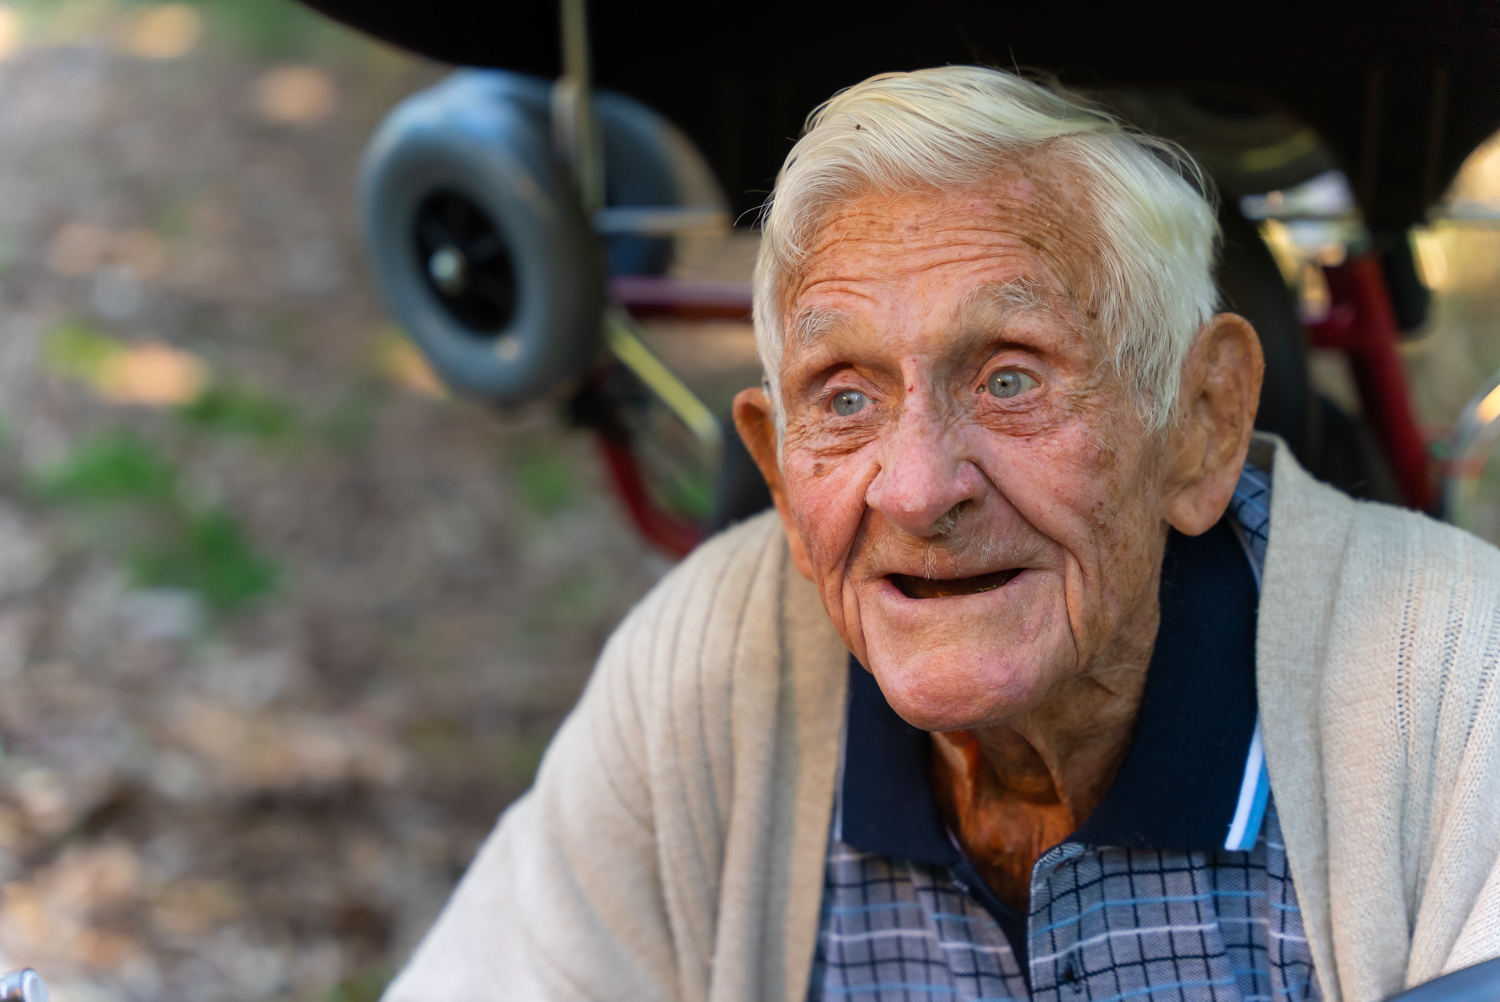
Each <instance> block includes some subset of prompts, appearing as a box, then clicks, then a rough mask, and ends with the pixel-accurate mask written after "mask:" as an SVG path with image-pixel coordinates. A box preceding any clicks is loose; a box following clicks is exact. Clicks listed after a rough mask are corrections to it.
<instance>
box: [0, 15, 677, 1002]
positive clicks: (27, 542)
mask: <svg viewBox="0 0 1500 1002" xmlns="http://www.w3.org/2000/svg"><path fill="white" fill-rule="evenodd" d="M163 9H165V8H163ZM171 10H173V11H175V12H176V13H175V14H171V15H161V10H160V9H158V8H155V7H136V6H131V7H124V6H120V7H117V6H114V5H112V4H110V3H107V2H88V3H55V2H49V3H46V4H41V3H38V4H35V5H33V6H25V5H22V6H20V7H19V8H15V9H12V8H0V49H4V50H5V53H6V54H5V58H4V59H3V61H0V747H3V757H0V883H3V901H0V961H3V963H4V964H5V965H6V967H7V968H10V967H16V966H22V965H30V966H34V967H36V968H37V969H39V970H40V971H42V972H43V974H44V976H45V977H46V978H47V979H48V980H49V982H50V983H51V985H52V989H53V996H54V998H57V999H59V1000H61V1002H83V1000H90V1002H93V1000H98V1002H105V1000H114V999H148V998H149V999H162V1000H168V1002H170V1000H177V999H182V1000H188V999H192V1000H194V1002H208V1000H213V999H252V998H253V999H263V998H295V999H328V1000H339V1002H358V1000H365V999H371V998H373V997H374V996H375V995H376V994H378V992H379V990H380V988H381V987H382V986H383V984H384V983H385V981H386V979H387V978H388V977H389V976H390V974H391V972H392V971H393V969H394V968H395V967H396V966H397V965H399V963H400V961H401V959H402V958H404V956H405V955H406V954H407V953H408V952H409V950H410V948H411V947H412V945H413V944H414V942H415V941H416V939H417V938H418V937H419V936H420V934H421V933H422V931H423V930H424V929H425V927H426V926H427V924H428V923H429V922H430V920H431V919H432V918H433V916H434V915H435V913H436V911H437V909H438V908H439V907H440V905H441V903H442V902H443V900H444V898H445V896H446V894H447V892H448V891H449V889H450V888H451V886H452V884H453V882H454V881H455V879H456V878H457V877H458V875H459V874H460V873H461V872H462V871H463V868H464V867H465V865H466V864H467V862H468V860H469V859H470V857H471V855H472V853H473V851H474V849H475V847H476V846H477V844H478V843H479V841H480V839H482V838H483V836H484V835H485V833H486V832H487V831H488V829H489V828H490V827H491V825H492V824H493V823H494V821H495V818H496V817H497V816H498V814H499V812H500V811H501V810H502V809H503V808H504V806H505V805H506V804H507V803H508V802H509V801H510V800H512V799H513V798H514V797H515V796H516V795H518V794H519V793H520V792H521V791H522V790H524V789H525V787H526V786H527V784H528V783H529V782H530V779H531V776H532V774H533V771H534V769H535V766H536V763H537V761H538V759H539V756H540V754H541V751H542V749H543V747H544V746H545V743H546V741H547V740H548V738H549V736H550V735H551V733H552V731H553V730H554V728H555V727H556V726H557V724H558V722H559V721H560V719H561V717H562V715H563V714H564V713H565V712H566V711H567V709H568V707H569V706H570V705H571V703H572V702H573V700H574V699H575V698H576V695H577V692H578V690H579V688H580V687H581V685H582V683H583V681H584V679H585V678H586V676H587V673H588V671H589V668H590V666H591V663H592V660H593V658H594V656H595V654H596V652H597V650H598V648H599V646H600V644H601V642H602V640H603V638H604V637H605V636H606V635H607V634H608V632H609V630H610V629H611V627H612V626H613V624H614V623H615V622H617V621H618V619H619V618H620V616H621V615H623V613H624V612H625V610H626V609H628V608H629V606H630V605H631V604H632V603H633V602H634V601H635V600H636V599H637V598H638V597H639V596H640V595H641V594H642V593H643V592H644V591H645V590H646V589H647V588H649V587H650V585H651V584H652V583H653V582H654V581H655V580H656V579H657V578H658V577H659V576H660V575H661V574H662V573H664V572H665V570H666V569H667V568H668V566H669V564H668V561H667V560H666V559H665V558H663V557H662V556H660V555H657V554H656V553H654V552H652V551H650V550H649V549H648V548H647V547H646V546H645V544H643V543H642V542H641V541H640V540H639V539H638V537H637V536H636V534H635V533H634V532H633V531H632V530H631V529H630V528H629V526H628V525H627V524H626V523H625V521H624V518H623V516H622V514H621V511H620V509H619V507H618V506H617V504H616V502H615V500H614V499H613V497H612V496H611V495H610V493H609V491H608V490H607V488H606V485H605V482H604V475H603V469H602V466H601V464H600V463H599V462H598V460H597V457H596V454H595V451H594V445H593V443H592V442H591V441H590V440H589V439H588V438H587V437H585V436H584V435H582V434H581V433H578V432H571V431H568V430H565V429H564V428H562V427H561V425H560V424H559V422H558V421H557V420H556V419H555V417H554V416H553V414H552V413H551V412H550V411H548V410H546V409H541V410H538V411H536V412H535V413H531V414H527V415H519V416H517V415H512V416H509V417H503V418H502V417H497V416H496V415H494V414H492V413H489V412H487V411H486V410H485V409H483V408H482V407H479V406H476V405H473V404H470V403H465V402H461V401H455V400H452V399H447V398H444V397H442V396H439V395H436V394H434V393H433V392H432V387H431V385H430V383H429V382H428V381H427V380H426V378H425V373H424V372H423V371H422V370H421V367H420V366H418V365H416V364H415V361H414V357H413V356H412V355H411V354H410V353H409V352H406V351H404V350H403V348H402V346H401V342H400V341H399V340H398V339H397V338H396V336H395V334H394V333H393V332H392V331H391V330H390V328H389V321H388V320H387V319H386V317H385V315H384V312H383V310H382V308H381V307H380V305H379V303H378V301H377V299H376V297H375V295H374V294H373V292H372V290H371V288H370V286H369V283H368V280H367V278H366V272H365V269H364V266H363V262H362V260H361V256H360V250H359V246H358V238H357V233H356V229H355V221H354V218H353V205H352V203H353V191H352V188H353V177H354V172H355V168H356V164H357V161H358V157H359V155H360V152H361V149H362V145H363V142H364V140H365V138H366V136H367V135H368V134H369V132H370V131H371V129H372V128H373V126H374V125H375V124H376V122H378V120H379V118H380V117H381V115H382V114H383V113H384V112H385V111H386V110H387V109H388V108H389V107H390V106H391V105H392V104H393V103H395V102H396V101H397V100H399V99H400V97H401V96H403V95H404V94H406V93H408V92H410V91H411V90H413V89H416V88H418V87H420V86H423V85H425V84H426V83H428V82H431V81H433V80H435V79H437V78H438V77H439V76H440V75H441V73H442V72H443V71H442V70H441V68H438V67H433V66H429V65H424V64H422V63H420V62H418V61H416V60H412V59H408V58H406V57H403V56H401V55H398V54H396V53H393V52H391V51H389V50H386V49H382V48H379V47H376V46H374V45H372V44H368V43H365V42H363V41H360V40H358V39H355V38H353V37H352V36H349V35H347V34H344V33H342V32H341V31H338V30H336V29H333V28H329V27H323V26H319V25H317V24H316V23H315V22H314V20H313V19H312V18H311V16H309V15H303V14H301V13H299V12H298V11H296V10H295V9H293V8H291V7H290V6H289V5H285V4H283V3H282V2H281V0H245V2H244V3H235V2H230V0H221V2H218V3H210V4H205V5H204V6H203V7H202V8H196V7H195V8H187V7H183V6H181V5H173V6H172V7H171ZM184 11H187V13H186V14H184V13H183V12H184ZM153 12H154V13H153ZM153 16H154V17H156V20H155V21H152V20H151V17H153ZM174 17H175V18H176V20H175V21H173V20H172V18H174ZM174 32H175V34H174Z"/></svg>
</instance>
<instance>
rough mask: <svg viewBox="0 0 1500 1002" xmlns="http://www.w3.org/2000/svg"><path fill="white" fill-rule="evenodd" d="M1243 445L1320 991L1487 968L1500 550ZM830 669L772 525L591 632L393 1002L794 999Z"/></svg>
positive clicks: (1368, 993)
mask: <svg viewBox="0 0 1500 1002" xmlns="http://www.w3.org/2000/svg"><path fill="white" fill-rule="evenodd" d="M1273 449H1274V462H1273V458H1272V451H1273ZM1251 459H1252V461H1253V462H1255V463H1256V464H1257V465H1259V466H1260V467H1261V468H1262V469H1272V470H1273V479H1274V491H1273V500H1272V514H1271V525H1272V526H1273V529H1272V532H1271V540H1270V546H1269V550H1268V553H1267V558H1266V567H1265V576H1264V580H1263V583H1262V587H1261V604H1260V618H1259V623H1260V626H1259V631H1258V641H1257V665H1258V668H1257V674H1258V679H1259V690H1260V711H1261V720H1262V727H1263V730H1264V735H1265V743H1266V755H1267V762H1268V767H1269V770H1270V775H1271V783H1272V788H1273V789H1274V791H1275V798H1276V803H1277V809H1278V813H1279V816H1280V822H1281V827H1282V832H1283V835H1284V836H1285V843H1286V846H1287V854H1288V858H1289V860H1290V863H1291V867H1292V872H1293V878H1294V880H1295V883H1296V887H1297V893H1298V897H1299V899H1300V901H1301V906H1302V911H1303V921H1304V926H1305V929H1306V932H1307V936H1308V939H1309V941H1310V943H1311V947H1312V952H1313V956H1314V958H1315V961H1316V964H1317V969H1318V971H1317V972H1318V976H1319V980H1320V984H1321V987H1322V995H1323V997H1324V998H1325V999H1328V1000H1330V1002H1332V1000H1337V999H1340V998H1342V999H1345V1000H1348V1002H1377V1000H1379V999H1382V998H1384V997H1386V996H1388V995H1390V994H1392V993H1394V992H1396V991H1398V990H1400V989H1401V988H1403V987H1404V986H1406V985H1407V984H1414V983H1417V982H1420V981H1423V980H1426V979H1429V978H1431V977H1435V976H1437V975H1438V974H1441V973H1443V972H1445V971H1448V970H1454V969H1457V968H1459V967H1463V966H1466V965H1468V964H1472V963H1476V962H1478V961H1480V960H1485V959H1488V958H1491V957H1495V956H1500V867H1497V858H1500V680H1497V674H1500V672H1497V663H1500V553H1497V552H1496V551H1495V550H1494V549H1493V548H1491V547H1489V546H1487V545H1486V544H1484V543H1481V542H1479V541H1478V540H1476V539H1474V538H1473V537H1471V536H1468V535H1466V534H1464V533H1462V532H1459V531H1457V530H1455V529H1452V528H1450V527H1447V526H1444V525H1441V524H1439V523H1436V522H1433V521H1431V520H1429V519H1426V518H1423V517H1422V516H1419V515H1413V514H1411V513H1408V512H1402V511H1399V510H1396V509H1393V508H1387V507H1382V506H1379V505H1370V504H1361V503H1356V502H1353V501H1350V500H1349V499H1348V498H1346V497H1344V496H1343V495H1341V494H1339V493H1337V492H1335V491H1333V490H1332V489H1330V488H1327V487H1324V486H1322V485H1320V484H1317V483H1316V482H1314V481H1313V480H1312V479H1311V478H1310V477H1308V476H1307V474H1305V473H1303V472H1302V471H1301V470H1300V469H1299V468H1298V467H1297V466H1296V463H1295V461H1294V460H1293V459H1292V458H1291V455H1290V454H1289V453H1288V452H1287V451H1286V450H1285V447H1284V446H1281V445H1280V444H1279V443H1276V442H1275V441H1274V440H1271V439H1267V438H1257V441H1256V443H1255V445H1254V446H1253V450H1252V455H1251ZM846 657H847V655H846V654H845V652H844V649H843V646H842V644H841V643H840V642H839V640H838V637H837V635H836V634H835V633H834V632H833V629H832V626H831V625H830V623H829V622H828V619H827V616H826V615H825V614H824V612H823V609H822V606H821V604H820V603H819V601H818V597H817V594H816V592H815V590H814V589H813V587H812V586H811V585H810V584H809V583H807V582H806V581H804V580H803V579H802V578H801V577H800V576H798V575H797V573H796V571H795V570H793V569H792V568H791V566H790V562H789V560H788V559H787V551H786V544H785V541H784V539H783V538H782V536H781V529H780V525H779V523H778V522H777V521H776V520H775V516H774V515H770V514H768V515H763V516H760V517H757V518H755V519H752V520H751V521H749V522H747V523H745V524H744V525H742V526H739V527H738V528H736V529H733V530H730V531H729V532H727V533H725V534H723V535H721V536H719V537H717V538H716V539H714V540H711V541H710V542H709V543H707V544H705V545H704V546H703V547H701V548H699V550H698V551H697V552H695V553H694V554H693V555H692V556H691V557H690V558H689V559H688V560H686V561H684V562H683V564H682V565H681V566H679V567H678V568H677V569H676V570H674V571H673V572H672V573H671V574H670V575H669V576H668V577H667V578H666V579H665V580H664V581H663V582H662V583H661V584H660V585H659V586H658V587H657V588H656V589H655V590H654V591H653V592H652V593H651V594H650V595H649V596H647V598H646V599H645V600H643V601H642V602H641V604H640V605H639V606H638V607H637V608H636V609H635V610H634V611H632V613H631V614H630V616H629V617H628V618H627V619H626V621H625V622H624V623H623V624H622V625H621V626H620V628H619V630H617V631H616V633H615V635H614V636H613V637H612V638H611V639H610V642H609V644H608V645H607V646H606V648H605V651H604V653H603V655H602V656H601V657H600V661H599V666H598V668H597V669H596V671H595V674H594V677H593V678H592V680H591V681H590V683H589V685H588V688H587V690H586V691H585V693H584V696H583V698H582V699H581V700H580V702H579V705H578V707H577V708H576V709H575V710H574V711H573V713H572V714H571V715H570V716H569V718H568V720H567V721H566V722H565V723H564V725H563V727H562V729H561V730H560V731H559V732H558V735H557V737H556V738H555V739H554V741H553V744H552V747H551V748H550V749H549V750H548V752H547V755H546V757H545V758H544V760H543V762H542V767H541V770H540V772H539V773H538V776H537V782H536V785H535V786H534V788H533V789H532V790H531V792H529V793H528V794H527V795H526V796H524V797H522V798H521V799H520V800H519V801H517V802H516V804H515V805H513V806H512V807H511V808H510V810H508V811H507V812H506V814H505V816H504V817H503V818H502V819H501V822H500V825H499V827H498V828H497V830H496V832H495V833H494V834H493V835H492V836H491V837H490V839H489V840H488V841H487V842H486V843H485V845H484V846H483V847H482V848H481V850H480V852H479V855H478V857H477V858H476V859H475V861H474V864H473V865H472V867H471V868H470V871H469V873H468V874H467V875H466V876H465V878H464V880H463V881H462V882H461V883H460V885H459V887H458V889H457V890H456V891H455V892H454V896H453V898H452V900H451V901H450V902H449V904H448V906H447V908H446V909H445V910H444V912H443V914H442V916H440V918H439V919H438V922H437V924H436V925H435V926H434V928H433V930H432V932H431V933H430V934H429V936H428V938H427V939H426V941H424V943H423V944H422V946H421V947H420V949H419V950H418V951H417V954H416V956H415V957H414V958H413V959H412V962H411V964H410V966H408V967H407V969H406V970H405V971H404V972H403V973H402V975H401V976H400V977H399V978H398V979H397V981H396V982H395V983H394V984H393V985H392V986H391V988H390V990H389V991H388V993H387V996H386V997H387V999H389V1000H390V1002H479V1000H492V999H493V1000H501V999H504V1000H509V999H622V1000H623V999H631V1000H634V999H641V1000H654V999H680V1000H683V1002H687V1000H697V999H711V1000H715V1002H720V1000H722V1002H729V1000H751V999H788V1000H792V999H800V998H802V997H803V995H804V993H805V992H806V989H807V984H808V974H809V972H810V969H811V964H812V956H813V946H814V941H815V938H816V935H817V927H818V909H819V902H820V897H821V893H822V885H823V872H824V865H825V862H826V859H825V856H826V852H827V848H828V831H829V820H830V814H831V810H832V804H833V788H834V781H835V774H836V766H837V758H838V749H839V738H840V733H839V732H840V728H841V726H842V723H843V718H844V712H843V711H844V698H845V680H846V678H847V676H846V671H845V658H846Z"/></svg>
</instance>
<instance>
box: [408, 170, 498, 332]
mask: <svg viewBox="0 0 1500 1002" xmlns="http://www.w3.org/2000/svg"><path fill="white" fill-rule="evenodd" d="M413 236H414V238H415V245H416V246H415V250H416V254H417V261H418V263H419V265H420V268H421V271H422V275H423V277H424V278H425V279H426V281H427V286H428V288H429V289H431V290H432V293H433V295H435V296H437V298H438V301H439V302H441V303H442V304H443V306H445V307H446V308H447V310H448V312H449V313H451V314H453V317H454V319H456V320H458V322H459V323H461V324H463V325H464V326H465V327H467V328H469V329H470V330H472V331H473V332H474V333H475V334H478V335H482V336H491V335H495V334H498V333H499V332H500V331H502V330H504V329H505V328H506V326H507V325H509V323H510V321H511V318H512V317H513V316H514V315H515V311H516V271H515V264H514V262H513V261H512V260H511V256H510V250H509V249H508V248H507V247H506V246H505V240H504V239H503V238H502V237H501V235H500V231H499V230H498V229H497V228H496V227H495V224H494V222H493V221H492V220H491V219H490V217H489V216H488V215H487V214H486V213H485V212H484V210H483V209H481V208H480V207H479V206H478V205H476V204H475V203H474V201H473V200H471V199H469V198H468V197H466V196H464V195H460V194H459V193H457V192H455V191H449V190H440V191H435V192H433V193H432V194H430V195H428V196H427V197H426V198H424V199H423V200H422V204H421V205H419V206H417V218H416V225H415V232H414V234H413Z"/></svg>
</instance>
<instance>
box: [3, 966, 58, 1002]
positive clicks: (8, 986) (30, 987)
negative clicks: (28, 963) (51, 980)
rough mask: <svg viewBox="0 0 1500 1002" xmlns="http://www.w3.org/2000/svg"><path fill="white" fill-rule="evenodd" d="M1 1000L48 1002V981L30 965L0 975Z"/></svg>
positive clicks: (11, 1001) (10, 1001)
mask: <svg viewBox="0 0 1500 1002" xmlns="http://www.w3.org/2000/svg"><path fill="white" fill-rule="evenodd" d="M0 1002H47V983H46V982H45V981H43V980H42V976H41V975H40V974H38V973H37V972H36V971H34V970H32V969H31V968H29V967H23V968H22V969H21V970H19V971H11V972H10V973H9V974H5V975H0Z"/></svg>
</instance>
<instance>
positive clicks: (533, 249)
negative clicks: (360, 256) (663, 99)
mask: <svg viewBox="0 0 1500 1002" xmlns="http://www.w3.org/2000/svg"><path fill="white" fill-rule="evenodd" d="M548 94H549V91H548V83H547V82H546V81H543V80H539V79H536V78H532V77H525V76H522V75H520V74H514V73H504V72H499V71H480V70H474V71H461V72H458V73H455V74H454V75H452V76H450V77H449V78H447V79H446V80H444V81H443V82H442V83H440V84H438V85H437V86H435V87H432V88H430V89H429V90H426V91H423V92H421V93H419V94H416V95H413V96H412V97H410V98H408V99H407V100H406V101H404V102H402V104H400V105H399V106H397V108H396V109H395V110H394V111H393V112H391V114H390V115H389V116H388V117H387V118H386V120H385V121H384V122H383V123H382V125H381V126H380V128H379V130H378V131H377V132H376V134H375V136H374V137H373V138H372V139H371V141H370V144H369V146H368V147H367V149H366V151H365V155H364V160H363V163H362V165H361V169H360V178H359V206H360V215H361V219H362V222H363V225H364V244H365V249H366V252H367V255H368V257H369V261H370V265H371V268H372V270H373V272H374V276H375V281H376V284H377V286H378V287H379V289H380V292H381V295H382V296H383V297H384V299H385V302H386V304H387V306H388V307H389V309H390V311H391V313H392V314H393V315H394V317H395V319H396V321H397V322H398V323H399V324H400V325H401V327H402V328H404V329H405V330H406V332H407V333H408V334H409V335H410V336H411V337H412V339H413V340H414V341H415V342H416V343H417V345H418V347H420V348H421V350H422V352H423V353H424V354H425V355H426V356H427V358H428V359H429V360H430V361H431V362H432V364H433V366H434V368H435V369H436V370H437V371H438V373H439V375H441V376H442V378H443V379H444V380H446V381H447V382H448V383H449V385H451V386H453V387H454V388H455V389H457V390H459V391H461V392H464V393H467V394H470V395H473V396H477V397H481V398H484V399H486V400H489V401H491V402H494V403H496V404H499V405H502V406H515V405H519V404H524V403H527V402H529V401H532V400H537V399H540V398H543V397H546V396H548V395H549V394H551V393H552V392H553V391H554V390H556V389H557V388H558V387H559V386H560V385H561V384H564V383H566V382H568V381H570V380H572V379H575V378H577V377H579V376H581V375H582V374H583V373H584V372H585V371H587V370H588V369H589V367H590V366H592V365H593V364H594V362H595V360H596V358H597V355H598V351H599V343H600V318H601V315H602V310H603V305H604V271H603V264H602V261H601V256H600V251H599V247H598V241H597V240H596V239H595V237H594V236H593V234H592V233H591V232H590V230H589V228H588V227H587V226H586V225H585V223H584V220H583V219H582V217H581V215H580V213H579V211H578V208H577V205H576V202H575V201H574V199H573V197H572V195H571V193H570V191H569V190H568V188H567V186H566V185H565V184H564V183H563V181H562V178H561V176H560V175H559V172H558V170H557V169H556V167H555V166H554V164H553V158H552V151H551V144H550V131H549V124H548V114H549V112H548ZM438 192H442V193H452V194H455V195H458V196H461V197H462V198H463V199H466V200H467V201H468V202H469V203H471V204H472V205H473V206H474V207H477V208H478V209H479V210H480V211H481V212H482V213H483V215H484V216H486V217H488V220H489V221H490V222H491V223H492V224H493V226H494V228H495V230H496V231H498V234H499V236H500V238H501V240H502V241H503V243H504V246H505V249H506V250H507V251H508V253H509V260H510V263H511V274H512V275H513V279H514V299H513V309H512V310H511V312H510V314H509V317H508V320H507V321H506V322H504V323H503V324H501V325H500V326H499V327H498V328H497V329H492V330H481V329H476V328H475V326H473V325H471V324H469V323H466V322H464V321H463V320H461V319H460V318H459V316H458V315H456V314H455V312H454V310H453V309H451V308H450V307H449V305H447V304H445V302H444V300H443V298H442V297H441V296H440V295H439V294H438V292H437V291H436V289H435V287H434V285H433V282H432V281H431V280H430V279H429V277H428V275H427V265H428V262H427V261H425V260H423V258H422V252H421V250H420V249H419V246H418V240H417V235H416V229H415V228H416V225H417V215H418V210H419V208H421V207H422V206H423V205H424V200H426V199H428V198H429V197H430V196H432V195H433V194H434V193H438Z"/></svg>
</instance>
